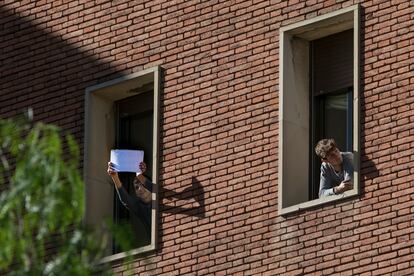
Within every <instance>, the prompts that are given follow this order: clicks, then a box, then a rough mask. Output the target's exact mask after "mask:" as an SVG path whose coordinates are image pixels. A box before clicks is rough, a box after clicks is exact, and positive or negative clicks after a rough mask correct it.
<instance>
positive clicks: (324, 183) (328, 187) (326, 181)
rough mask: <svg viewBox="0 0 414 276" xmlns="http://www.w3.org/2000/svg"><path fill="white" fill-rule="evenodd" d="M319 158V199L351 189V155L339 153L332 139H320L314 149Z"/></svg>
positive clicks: (350, 153) (352, 173) (352, 168)
mask: <svg viewBox="0 0 414 276" xmlns="http://www.w3.org/2000/svg"><path fill="white" fill-rule="evenodd" d="M315 152H316V155H318V156H319V157H320V158H321V161H322V164H321V176H320V182H319V197H320V198H321V197H326V196H331V195H338V194H343V193H344V192H345V191H348V190H352V189H353V175H354V165H353V154H352V152H341V151H339V149H338V148H337V147H336V144H335V140H334V139H322V140H320V141H319V142H318V143H317V145H316V147H315Z"/></svg>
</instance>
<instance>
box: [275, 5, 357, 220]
mask: <svg viewBox="0 0 414 276" xmlns="http://www.w3.org/2000/svg"><path fill="white" fill-rule="evenodd" d="M359 18H360V15H359V6H358V5H354V6H350V7H347V8H344V9H341V10H338V11H334V12H331V13H328V14H325V15H321V16H318V17H315V18H312V19H309V20H305V21H301V22H298V23H295V24H292V25H289V26H285V27H282V28H280V36H279V59H280V70H279V74H280V75H279V145H278V147H279V151H278V152H279V154H278V206H279V207H278V210H279V214H280V215H286V214H289V213H293V212H297V211H299V210H302V209H308V208H313V207H315V206H319V205H322V204H326V203H329V202H334V201H338V200H342V199H344V198H349V197H353V196H356V195H359V191H360V179H359V152H360V149H359V145H360V144H359V140H360V138H359V131H360V127H359V124H360V119H359V118H360V115H359V113H360V112H359V110H360V108H359V94H360V92H359V90H360V84H359V77H360V76H359V67H360V63H359V60H360V43H359V41H360V39H359V36H360V26H359V21H360V20H359ZM349 29H353V40H354V42H353V53H354V60H353V89H354V92H353V93H354V94H353V153H354V169H355V170H354V188H353V190H350V191H347V192H345V193H344V194H342V195H333V196H329V197H324V198H319V199H315V200H308V194H309V193H308V189H309V170H310V164H309V152H310V149H313V148H314V147H315V145H309V141H310V139H309V135H311V131H310V130H311V129H310V124H309V122H310V120H309V115H310V113H309V112H310V111H309V106H310V104H309V99H310V88H309V41H312V40H315V39H319V38H322V37H326V36H329V35H332V34H336V33H339V32H342V31H345V30H349ZM312 152H314V151H313V150H312Z"/></svg>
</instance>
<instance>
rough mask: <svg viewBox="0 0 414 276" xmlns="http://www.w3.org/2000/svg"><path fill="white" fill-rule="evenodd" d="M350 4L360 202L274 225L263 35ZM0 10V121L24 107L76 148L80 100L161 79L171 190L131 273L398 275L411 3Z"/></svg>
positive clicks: (411, 124)
mask: <svg viewBox="0 0 414 276" xmlns="http://www.w3.org/2000/svg"><path fill="white" fill-rule="evenodd" d="M358 2H362V3H361V18H360V19H361V21H360V22H361V45H362V49H361V53H362V60H361V64H362V67H361V83H362V87H361V103H362V113H361V130H362V132H361V155H362V157H361V184H362V192H361V196H360V197H359V198H354V199H352V200H346V201H344V202H341V203H336V204H329V205H326V206H324V207H320V208H315V209H313V210H308V211H302V212H299V213H297V214H294V215H290V216H287V217H281V216H278V215H277V210H278V206H277V191H278V187H277V171H278V170H277V155H278V147H277V142H278V79H279V75H278V72H279V59H278V54H279V49H278V45H279V44H278V43H279V41H278V36H279V27H280V26H285V25H288V24H291V23H294V22H298V21H301V20H304V19H308V18H312V17H315V16H317V15H321V14H326V13H327V12H330V11H334V10H338V9H340V8H342V7H346V6H350V5H353V4H355V3H358ZM0 12H1V16H0V24H1V26H2V28H1V30H0V34H1V35H0V39H1V40H0V43H1V47H0V48H1V54H0V66H1V67H0V68H1V70H0V115H1V116H6V117H8V116H14V115H16V114H19V113H21V111H22V110H23V109H25V108H27V107H28V106H32V107H33V108H34V113H35V119H37V120H44V121H47V122H51V123H56V124H58V125H60V126H62V127H63V128H64V129H66V130H69V131H71V132H72V133H74V134H75V136H76V137H77V139H78V141H79V143H81V144H82V142H83V133H84V129H83V124H84V122H83V118H84V115H83V114H84V93H85V92H84V91H85V88H86V87H88V86H91V85H94V84H97V83H100V82H103V81H106V80H110V79H114V78H117V77H119V76H122V75H125V74H130V73H132V72H136V71H139V70H141V69H143V68H148V67H152V66H154V65H161V66H162V67H163V68H164V83H163V89H164V91H163V94H162V124H161V125H162V134H161V140H162V145H161V148H162V157H161V172H160V177H161V183H160V184H161V186H162V187H163V188H165V189H168V190H171V192H168V191H164V192H162V193H161V194H160V196H161V200H160V221H159V228H160V230H159V250H158V251H157V252H155V253H154V254H152V255H150V256H147V257H142V258H140V259H137V261H136V264H135V267H136V273H139V274H140V275H144V274H148V275H185V274H188V275H212V274H215V275H250V274H255V275H258V274H263V275H304V274H305V275H310V274H312V275H333V274H341V275H413V274H414V258H413V255H414V242H413V241H414V222H413V221H414V215H413V213H414V200H413V197H414V196H413V194H414V193H413V192H414V187H413V184H412V183H413V180H414V177H413V174H414V165H413V164H414V162H413V161H414V160H413V157H412V156H413V150H412V148H413V146H414V138H413V137H414V112H413V111H412V110H413V108H414V94H413V91H414V74H413V73H412V72H413V71H414V66H413V62H412V60H413V59H414V47H413V45H414V24H413V23H414V3H413V1H408V0H405V1H316V0H313V1H276V0H275V1H272V0H270V1H254V0H250V1H214V0H212V1H184V0H183V1H145V2H144V1H63V0H62V1H57V0H53V1H45V0H39V1H7V0H6V1H3V4H1V6H0ZM298 158H300V157H299V156H298ZM192 183H199V185H201V186H202V189H200V188H198V189H196V190H193V191H191V187H192ZM201 190H203V193H201ZM182 192H184V193H182ZM174 193H179V194H180V193H181V196H182V197H183V198H182V199H177V198H172V199H170V198H168V196H169V195H172V194H174ZM193 194H196V195H198V196H194V195H193ZM203 198H204V199H203ZM197 200H198V201H204V206H201V207H198V206H199V205H198V203H197ZM193 207H195V208H193ZM192 208H193V209H192ZM114 269H115V271H116V272H122V271H123V270H124V269H125V268H124V267H122V266H118V265H117V264H116V263H115V264H114ZM144 272H146V273H144Z"/></svg>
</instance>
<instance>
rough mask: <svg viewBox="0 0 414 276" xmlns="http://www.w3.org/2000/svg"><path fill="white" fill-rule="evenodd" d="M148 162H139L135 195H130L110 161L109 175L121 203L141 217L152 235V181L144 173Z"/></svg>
mask: <svg viewBox="0 0 414 276" xmlns="http://www.w3.org/2000/svg"><path fill="white" fill-rule="evenodd" d="M146 168H147V166H146V164H145V163H144V162H141V163H140V164H139V169H140V172H137V173H136V177H135V179H134V189H135V196H134V195H130V194H129V193H128V192H127V191H126V190H125V188H124V187H123V185H122V182H121V180H120V179H119V175H118V172H117V171H116V169H115V166H114V164H113V163H112V162H108V170H107V172H108V175H109V176H110V177H111V178H112V181H113V183H114V185H115V188H116V190H117V191H118V195H119V197H120V201H121V203H122V204H123V205H124V206H125V207H126V208H127V209H129V210H130V211H131V212H132V213H133V214H135V215H136V216H137V217H138V218H140V219H141V221H142V223H143V224H144V225H145V231H147V234H148V235H149V236H150V231H151V230H150V229H151V201H152V194H151V191H152V183H151V182H150V181H149V180H148V179H147V178H146V177H145V176H144V175H143V174H144V173H145V171H146Z"/></svg>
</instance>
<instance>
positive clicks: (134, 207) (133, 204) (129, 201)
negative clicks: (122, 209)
mask: <svg viewBox="0 0 414 276" xmlns="http://www.w3.org/2000/svg"><path fill="white" fill-rule="evenodd" d="M118 190H119V195H120V197H121V200H122V201H123V202H124V203H125V204H126V205H127V207H128V209H129V210H130V211H132V212H134V213H135V214H137V213H139V212H140V210H139V209H140V208H139V202H138V199H137V198H135V197H133V196H131V195H130V194H128V192H127V191H126V190H125V189H124V187H121V188H119V189H118Z"/></svg>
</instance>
